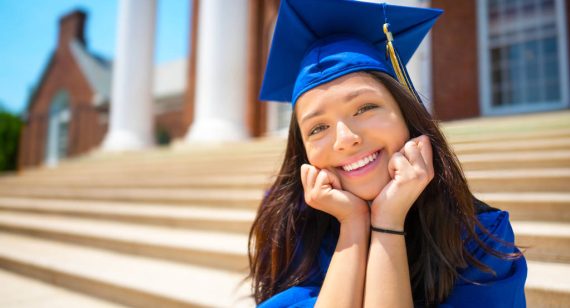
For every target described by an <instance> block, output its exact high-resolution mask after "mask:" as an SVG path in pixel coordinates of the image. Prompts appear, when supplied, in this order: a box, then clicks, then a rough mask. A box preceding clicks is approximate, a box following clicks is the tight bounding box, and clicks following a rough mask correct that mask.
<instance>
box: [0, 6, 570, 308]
mask: <svg viewBox="0 0 570 308" xmlns="http://www.w3.org/2000/svg"><path fill="white" fill-rule="evenodd" d="M279 2H280V1H279V0H136V1H135V0H116V1H89V0H83V1H81V0H54V1H16V0H6V1H1V2H0V29H1V30H0V45H1V46H2V48H0V243H1V244H0V285H2V288H1V290H0V306H1V307H40V306H41V307H45V306H48V307H52V306H53V307H67V306H69V307H77V306H82V307H91V306H94V307H95V306H96V307H99V306H101V307H111V306H122V305H125V306H136V307H157V306H160V307H169V306H176V307H180V306H189V307H193V306H199V307H202V306H215V307H220V306H252V305H253V302H252V300H251V299H250V298H249V297H248V295H249V293H250V292H249V285H248V282H247V281H244V280H243V279H244V278H245V276H246V274H247V233H248V231H249V227H250V225H251V222H252V221H253V219H254V217H255V210H256V208H257V206H258V205H259V202H260V200H261V197H262V196H263V191H264V190H265V189H267V187H268V186H269V185H270V183H271V181H272V176H273V175H274V174H275V173H276V171H277V170H278V168H279V166H280V163H281V159H282V156H283V151H284V145H285V138H286V135H287V130H288V125H289V119H290V117H291V107H290V105H289V104H283V103H277V102H260V101H259V100H258V93H259V89H260V86H261V82H262V79H263V73H264V70H265V63H266V58H267V55H268V50H269V46H270V44H271V38H272V32H273V28H274V25H275V21H276V17H277V12H278V8H279ZM375 2H381V1H375ZM388 2H390V3H392V4H399V5H410V6H420V7H435V8H441V9H444V11H445V12H444V14H443V15H442V17H440V19H439V20H438V21H437V23H436V25H435V27H434V28H433V30H432V31H431V34H430V35H429V36H428V37H427V38H426V39H425V40H424V41H423V42H422V44H421V45H420V47H419V48H418V50H417V51H416V54H415V55H414V57H413V58H412V60H411V61H410V62H409V63H408V65H407V67H408V70H409V73H410V75H411V76H412V79H413V82H414V85H415V86H416V88H417V89H418V91H419V92H420V94H421V95H422V97H423V99H424V101H425V103H426V105H427V107H428V109H429V111H430V112H431V113H432V114H433V116H434V117H435V118H436V119H437V120H439V121H441V123H442V124H441V125H442V128H443V130H444V133H445V134H446V136H447V138H448V139H449V141H450V143H451V144H452V146H453V148H454V150H455V152H456V153H457V155H458V156H459V159H460V161H461V163H462V165H463V167H464V169H465V173H466V176H467V178H468V181H469V184H470V186H471V188H472V190H473V191H474V192H475V193H476V195H477V197H479V198H480V199H482V200H484V201H486V202H488V203H490V204H491V205H493V206H495V207H499V208H501V209H505V210H508V211H509V212H510V215H511V220H512V224H513V228H514V229H515V233H516V234H517V239H516V240H517V244H519V245H527V246H529V248H528V250H527V252H526V255H527V260H528V261H529V277H528V279H527V289H526V294H527V301H528V304H529V306H530V307H567V306H568V305H570V189H569V188H570V109H569V107H570V92H569V90H570V78H569V76H570V61H569V60H570V52H569V49H568V41H569V39H570V5H569V4H568V2H567V1H565V0H477V1H475V0H465V1H456V0H433V1H429V0H401V1H396V0H395V1H388ZM395 42H396V44H397V37H396V38H395ZM396 46H397V45H396Z"/></svg>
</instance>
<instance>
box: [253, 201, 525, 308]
mask: <svg viewBox="0 0 570 308" xmlns="http://www.w3.org/2000/svg"><path fill="white" fill-rule="evenodd" d="M477 217H478V219H479V221H480V222H481V223H482V224H483V226H485V227H486V228H487V230H489V231H490V232H491V233H492V234H494V235H495V236H496V237H498V238H500V239H502V240H504V241H506V242H510V243H513V242H514V234H513V230H512V228H511V224H510V222H509V214H508V212H506V211H491V212H484V213H480V214H478V215H477ZM476 232H477V235H478V236H479V238H480V239H481V240H482V241H483V242H485V243H486V244H487V245H489V246H490V247H492V248H495V249H498V250H500V251H502V252H513V251H515V249H516V248H513V247H508V246H505V245H501V244H500V243H498V242H497V241H494V240H492V239H491V238H489V237H488V236H487V235H485V234H484V233H483V232H482V231H481V230H478V229H477V230H476ZM333 243H334V245H333ZM335 245H336V240H334V241H324V242H323V244H322V245H321V249H320V252H319V262H318V264H319V265H318V268H317V269H316V275H314V276H313V278H311V279H310V280H309V281H308V282H306V283H304V284H303V285H300V286H295V287H291V288H289V289H287V290H285V291H283V292H280V293H278V294H276V295H274V296H273V297H271V298H269V299H268V300H266V301H264V302H263V303H261V304H260V305H259V307H261V308H274V307H313V306H314V305H315V302H316V301H317V296H318V295H319V291H320V288H321V285H322V281H323V279H324V276H325V274H326V270H327V269H328V265H329V263H330V260H331V258H332V254H333V253H334V248H335ZM466 245H467V249H468V251H469V252H471V253H472V254H473V256H475V257H476V258H477V259H478V260H480V261H481V262H482V263H484V264H486V265H488V266H489V267H491V269H493V270H494V271H495V272H496V274H497V275H496V276H493V275H492V274H489V273H485V272H482V271H480V270H478V269H477V268H476V267H473V266H469V267H467V268H465V269H463V270H460V271H459V273H460V274H461V275H462V276H463V277H464V278H466V279H468V280H470V281H476V282H477V283H480V284H479V285H477V284H473V283H471V282H467V281H465V280H463V279H460V278H459V279H458V280H457V281H456V283H455V286H454V288H453V290H452V292H451V294H450V295H449V297H448V298H447V299H446V300H445V302H443V303H442V304H440V305H439V307H444V308H450V307H462V308H463V307H465V308H469V307H526V302H525V295H524V284H525V280H526V275H527V266H526V260H525V259H524V257H521V258H519V259H516V260H513V261H511V260H501V259H499V258H497V257H495V256H492V255H490V254H487V253H485V251H484V250H483V249H482V248H480V247H479V246H477V245H476V244H475V243H474V242H470V243H467V244H466ZM517 251H518V250H517Z"/></svg>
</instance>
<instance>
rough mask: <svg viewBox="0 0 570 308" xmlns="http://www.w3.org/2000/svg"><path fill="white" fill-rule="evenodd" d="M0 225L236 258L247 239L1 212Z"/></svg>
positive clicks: (202, 232)
mask: <svg viewBox="0 0 570 308" xmlns="http://www.w3.org/2000/svg"><path fill="white" fill-rule="evenodd" d="M0 225H4V226H6V225H8V226H12V227H20V228H21V227H23V228H32V229H35V230H41V231H44V232H45V231H51V232H60V233H69V234H74V235H81V236H89V237H96V238H102V239H112V240H120V241H124V242H132V243H139V244H145V245H157V246H169V247H175V248H180V249H193V250H201V251H211V252H215V253H230V254H235V255H245V254H246V253H247V236H246V235H242V234H237V233H222V232H213V231H207V232H206V231H197V230H187V229H176V228H168V227H157V226H143V225H133V224H127V223H118V222H106V221H101V220H90V219H84V218H70V217H54V216H45V215H41V214H28V213H26V214H23V213H0Z"/></svg>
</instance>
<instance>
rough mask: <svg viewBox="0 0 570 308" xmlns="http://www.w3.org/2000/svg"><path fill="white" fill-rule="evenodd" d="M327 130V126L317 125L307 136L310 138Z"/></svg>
mask: <svg viewBox="0 0 570 308" xmlns="http://www.w3.org/2000/svg"><path fill="white" fill-rule="evenodd" d="M327 128H328V125H323V124H321V125H317V126H315V127H314V128H313V129H311V131H310V132H309V136H312V135H314V134H318V133H320V132H322V131H323V130H325V129H327Z"/></svg>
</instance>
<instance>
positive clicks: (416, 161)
mask: <svg viewBox="0 0 570 308" xmlns="http://www.w3.org/2000/svg"><path fill="white" fill-rule="evenodd" d="M388 172H389V174H390V178H391V179H392V180H391V181H389V182H388V184H386V186H385V187H384V189H382V191H381V192H380V194H378V196H377V197H376V198H375V199H374V200H373V201H372V204H371V208H370V209H371V217H370V219H371V221H370V222H371V223H372V225H373V226H375V227H380V228H388V229H397V230H403V228H404V221H405V219H406V215H407V214H408V211H409V210H410V208H411V207H412V204H414V202H415V201H416V199H417V198H418V197H419V195H420V194H421V193H422V192H423V191H424V189H425V188H426V187H427V185H428V184H429V182H430V181H431V180H432V179H433V177H434V170H433V156H432V148H431V143H430V140H429V138H428V137H427V136H425V135H421V136H419V137H417V138H413V139H411V140H409V141H408V142H406V144H405V145H404V147H403V148H402V149H401V150H400V151H399V152H396V153H394V154H393V155H392V157H391V158H390V161H389V162H388Z"/></svg>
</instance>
